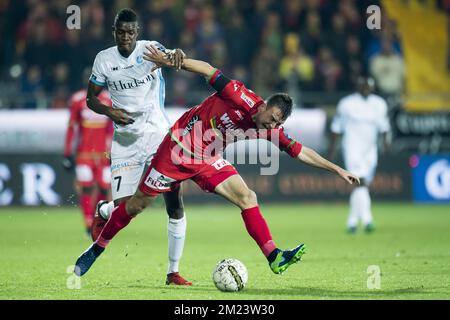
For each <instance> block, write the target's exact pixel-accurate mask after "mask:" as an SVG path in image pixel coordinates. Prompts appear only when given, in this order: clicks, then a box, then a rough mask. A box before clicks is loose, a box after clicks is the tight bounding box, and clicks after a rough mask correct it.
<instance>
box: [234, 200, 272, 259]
mask: <svg viewBox="0 0 450 320" xmlns="http://www.w3.org/2000/svg"><path fill="white" fill-rule="evenodd" d="M241 214H242V218H243V219H244V222H245V227H246V228H247V232H248V234H249V235H250V236H251V237H252V238H253V239H254V240H255V241H256V243H257V244H258V246H259V247H260V248H261V251H262V252H263V253H264V255H265V256H266V257H267V256H269V254H270V253H271V252H272V251H273V250H275V249H276V248H277V247H276V245H275V243H274V242H273V240H272V235H271V234H270V230H269V227H268V226H267V223H266V220H264V217H263V216H262V215H261V212H260V211H259V207H258V206H256V207H254V208H250V209H245V210H243V211H242V213H241Z"/></svg>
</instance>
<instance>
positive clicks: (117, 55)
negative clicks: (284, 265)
mask: <svg viewBox="0 0 450 320" xmlns="http://www.w3.org/2000/svg"><path fill="white" fill-rule="evenodd" d="M112 31H113V36H114V39H115V42H116V46H114V47H110V48H108V49H106V50H103V51H101V52H99V53H98V54H97V56H96V58H95V61H94V65H93V68H92V75H91V77H90V81H89V85H88V94H87V105H88V106H89V108H91V109H92V110H93V111H95V112H97V113H101V114H105V115H107V116H108V117H110V118H111V119H112V120H113V121H114V137H113V141H112V146H111V178H112V179H111V189H112V190H111V191H112V198H113V200H114V203H113V202H109V203H108V202H106V201H104V202H99V203H98V205H97V214H96V217H95V218H94V223H93V227H92V235H93V239H94V240H96V238H97V237H98V235H99V233H100V231H101V229H102V228H103V225H104V224H105V223H106V221H107V219H109V216H110V214H111V212H112V209H113V208H114V206H117V205H118V204H119V203H120V202H122V201H125V200H126V199H128V198H130V196H131V195H133V194H134V192H135V191H136V188H137V186H138V184H139V181H140V179H141V176H142V173H143V172H144V168H145V166H146V165H148V164H149V163H150V161H151V159H152V157H153V155H154V154H155V153H156V150H157V148H158V146H159V144H160V143H161V141H162V139H163V138H164V136H165V135H166V133H167V130H168V128H169V125H170V124H169V120H168V118H167V116H166V114H165V113H164V96H165V85H164V78H163V76H162V73H161V69H157V70H155V71H152V69H153V68H154V67H155V64H154V63H152V62H149V61H146V60H144V59H143V52H144V50H146V48H145V45H149V44H151V45H154V46H156V47H157V48H158V49H159V50H162V51H164V52H166V53H168V54H169V55H170V58H171V60H172V61H174V63H175V64H176V65H177V68H178V69H180V68H181V65H182V62H183V58H184V53H183V51H182V50H180V49H176V50H167V49H166V48H165V47H164V46H163V45H161V44H160V43H158V42H156V41H137V37H138V34H139V23H138V19H137V15H136V13H135V12H134V11H133V10H131V9H128V8H127V9H122V10H121V11H120V12H119V13H118V14H117V15H116V17H115V20H114V25H113V28H112ZM105 86H106V87H107V88H108V90H109V93H110V95H111V100H112V108H109V107H108V106H106V105H104V104H103V103H101V101H100V100H99V99H98V95H99V94H100V92H101V91H102V89H103V87H105ZM164 199H165V202H166V209H167V213H168V215H169V223H168V242H169V268H168V272H167V279H166V284H177V285H191V284H192V283H191V282H189V281H187V280H186V279H184V278H183V277H181V276H180V275H179V273H178V267H179V266H178V265H179V261H180V259H181V255H182V253H183V247H184V239H185V233H186V219H185V217H184V209H183V201H182V196H181V189H180V188H179V189H177V190H174V192H172V193H170V194H168V195H167V196H165V197H164Z"/></svg>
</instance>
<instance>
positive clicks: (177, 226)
mask: <svg viewBox="0 0 450 320" xmlns="http://www.w3.org/2000/svg"><path fill="white" fill-rule="evenodd" d="M167 233H168V241H169V268H168V270H167V273H168V274H169V273H172V272H178V265H179V263H180V259H181V255H182V254H183V249H184V239H185V238H186V216H184V217H183V218H181V219H172V218H169V223H168V225H167Z"/></svg>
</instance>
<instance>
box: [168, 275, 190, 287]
mask: <svg viewBox="0 0 450 320" xmlns="http://www.w3.org/2000/svg"><path fill="white" fill-rule="evenodd" d="M166 284H167V285H169V284H174V285H177V286H192V282H190V281H187V280H186V279H185V278H183V277H182V276H180V274H179V273H178V272H172V273H169V274H168V275H167V279H166Z"/></svg>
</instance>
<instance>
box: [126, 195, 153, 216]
mask: <svg viewBox="0 0 450 320" xmlns="http://www.w3.org/2000/svg"><path fill="white" fill-rule="evenodd" d="M152 200H153V199H152V198H150V197H146V196H141V195H138V196H137V195H134V196H132V197H131V198H130V199H129V200H128V201H127V204H126V209H127V212H128V214H129V215H131V216H136V215H138V214H139V213H141V212H142V211H144V209H145V208H146V207H147V206H148V205H150V204H151V203H152Z"/></svg>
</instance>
